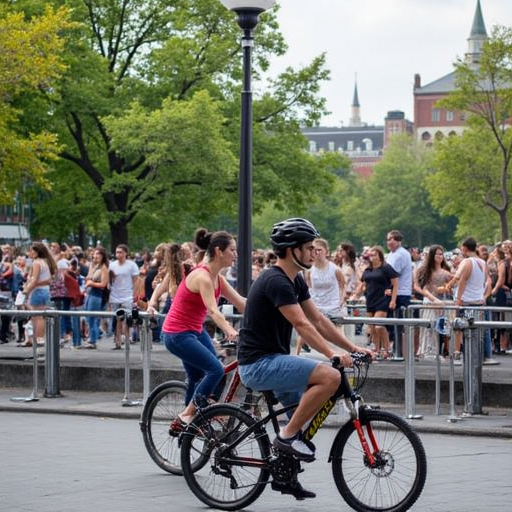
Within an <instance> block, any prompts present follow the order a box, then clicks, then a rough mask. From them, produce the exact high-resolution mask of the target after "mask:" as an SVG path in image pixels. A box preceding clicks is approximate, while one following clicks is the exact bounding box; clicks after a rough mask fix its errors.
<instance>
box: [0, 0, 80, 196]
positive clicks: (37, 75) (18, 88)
mask: <svg viewBox="0 0 512 512" xmlns="http://www.w3.org/2000/svg"><path fill="white" fill-rule="evenodd" d="M70 26H71V24H70V22H69V16H68V10H67V9H65V8H60V9H58V10H56V11H54V10H53V9H52V8H51V7H47V8H46V9H45V11H44V12H43V13H42V14H41V15H40V16H36V17H33V18H31V19H30V20H28V21H27V20H25V18H24V16H23V14H22V13H16V12H12V11H11V10H9V9H8V7H7V6H6V5H0V140H1V141H2V143H1V145H0V203H4V204H10V203H12V202H13V200H14V197H15V194H16V192H18V191H19V190H23V189H24V188H25V187H26V186H27V185H28V184H30V183H35V184H37V185H38V186H40V187H43V188H48V187H49V181H48V179H47V176H46V175H47V172H48V168H49V167H48V165H49V163H50V162H52V161H54V160H56V158H57V154H58V151H59V150H60V147H59V145H58V143H57V137H56V135H55V134H53V133H50V132H48V131H46V130H44V129H40V130H37V132H36V131H32V132H27V131H25V130H23V127H22V126H20V124H19V118H20V116H22V115H23V110H22V108H21V105H20V103H19V102H20V101H21V98H22V97H27V96H30V97H40V96H41V94H42V93H45V94H49V93H51V90H52V87H53V85H54V84H55V82H56V80H57V79H58V78H59V76H60V75H61V74H62V73H63V72H64V70H65V67H64V64H63V62H62V59H61V54H62V51H63V46H64V43H63V38H62V37H61V35H62V32H63V31H64V30H66V29H68V28H69V27H70Z"/></svg>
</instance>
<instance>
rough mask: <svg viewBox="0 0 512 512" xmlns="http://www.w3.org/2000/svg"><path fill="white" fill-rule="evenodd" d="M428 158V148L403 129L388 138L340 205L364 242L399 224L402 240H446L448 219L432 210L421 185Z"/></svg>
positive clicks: (381, 236) (449, 228)
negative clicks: (358, 185)
mask: <svg viewBox="0 0 512 512" xmlns="http://www.w3.org/2000/svg"><path fill="white" fill-rule="evenodd" d="M431 158H432V150H431V148H428V147H426V146H425V145H424V144H423V143H421V142H420V141H416V140H415V139H414V138H412V137H411V136H409V135H395V136H394V137H393V138H392V139H391V142H390V145H389V147H388V148H387V150H386V152H385V153H384V156H383V158H382V160H381V161H380V162H379V163H378V164H377V165H376V166H375V170H374V173H373V174H372V176H371V177H370V178H368V179H366V180H365V181H363V182H362V183H361V189H360V192H359V193H358V194H357V195H355V196H354V197H351V198H347V203H346V206H345V208H344V210H345V213H346V215H347V216H348V217H349V218H352V219H354V221H353V222H354V231H355V233H356V234H357V235H358V237H359V238H360V239H361V240H363V241H364V242H365V244H366V245H370V244H384V240H385V237H386V233H387V232H388V231H389V230H391V229H398V230H400V231H401V232H402V233H403V235H404V239H405V242H406V244H407V245H417V246H419V247H423V246H424V245H427V244H431V243H441V244H444V245H449V244H451V243H452V236H453V226H454V221H453V219H449V218H443V217H441V216H440V215H439V214H438V213H437V212H436V211H435V210H434V208H433V207H432V205H431V204H430V201H429V198H428V194H427V191H426V190H425V185H424V182H425V179H426V177H427V175H428V173H429V171H430V169H431Z"/></svg>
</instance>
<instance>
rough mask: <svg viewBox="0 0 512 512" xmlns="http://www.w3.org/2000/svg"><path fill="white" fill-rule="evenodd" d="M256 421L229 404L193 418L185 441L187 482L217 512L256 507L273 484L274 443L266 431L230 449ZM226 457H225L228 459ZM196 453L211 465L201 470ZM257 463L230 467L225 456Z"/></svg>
mask: <svg viewBox="0 0 512 512" xmlns="http://www.w3.org/2000/svg"><path fill="white" fill-rule="evenodd" d="M255 423H256V420H255V419H254V418H253V417H252V416H250V415H249V414H247V413H246V412H244V411H243V410H241V409H239V408H237V407H236V406H234V405H230V404H217V405H212V406H210V407H207V408H206V409H204V410H203V411H200V412H199V414H198V415H197V416H196V417H195V418H194V421H193V422H192V424H191V425H190V426H189V427H188V429H187V430H186V431H185V433H184V434H182V437H181V442H182V446H181V466H182V469H183V476H184V477H185V480H186V482H187V484H188V486H189V488H190V490H191V491H192V492H193V493H194V495H195V496H196V497H197V498H198V499H199V500H200V501H202V502H203V503H205V504H206V505H208V506H209V507H212V508H217V509H221V510H239V509H242V508H245V507H247V506H248V505H250V504H251V503H253V502H254V501H255V500H256V499H257V498H258V497H259V496H260V495H261V493H262V492H263V490H264V489H265V486H266V484H267V482H268V479H269V470H268V466H267V460H268V458H269V456H270V440H269V438H268V435H267V433H266V431H265V429H264V427H262V428H261V429H259V430H256V431H255V432H253V433H251V434H250V435H249V436H248V437H247V438H246V439H244V440H243V441H242V442H241V443H240V444H237V445H236V446H234V448H233V449H232V450H230V452H229V453H227V452H225V450H223V448H225V446H226V444H227V443H230V442H233V441H234V439H235V438H236V437H238V436H239V435H240V434H241V433H242V432H245V431H246V430H247V429H248V428H249V427H251V426H252V425H254V424H255ZM223 451H224V453H223ZM197 453H199V457H200V458H201V459H203V458H207V463H204V464H202V465H201V467H200V468H198V466H197V463H196V460H197ZM230 454H232V455H236V456H238V457H246V458H251V459H252V460H253V461H254V460H258V461H259V462H258V465H257V466H249V465H247V466H245V465H243V461H240V460H239V464H236V465H233V464H230V463H229V461H228V459H227V458H226V456H229V455H230Z"/></svg>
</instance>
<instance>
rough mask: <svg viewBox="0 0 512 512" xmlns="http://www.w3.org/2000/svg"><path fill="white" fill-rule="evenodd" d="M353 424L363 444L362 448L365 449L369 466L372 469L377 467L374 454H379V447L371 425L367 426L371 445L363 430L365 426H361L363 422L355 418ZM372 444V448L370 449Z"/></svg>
mask: <svg viewBox="0 0 512 512" xmlns="http://www.w3.org/2000/svg"><path fill="white" fill-rule="evenodd" d="M352 423H353V424H354V428H355V430H356V432H357V436H358V437H359V441H360V443H361V446H362V448H363V453H364V458H365V460H366V461H367V462H368V465H369V466H370V467H374V466H375V456H374V453H378V451H379V448H378V446H377V440H376V439H375V436H374V434H373V429H372V425H371V423H368V424H367V425H366V432H367V434H368V438H369V441H370V443H368V441H367V440H366V436H365V433H364V430H363V426H362V425H361V420H360V419H359V418H354V419H353V420H352ZM370 444H371V448H370Z"/></svg>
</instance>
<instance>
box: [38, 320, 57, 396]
mask: <svg viewBox="0 0 512 512" xmlns="http://www.w3.org/2000/svg"><path fill="white" fill-rule="evenodd" d="M59 320H60V318H59V317H58V316H54V315H49V316H47V317H46V322H45V328H46V342H45V343H46V344H45V349H46V350H45V360H44V366H45V372H44V374H45V388H44V396H45V397H46V398H57V397H60V396H62V395H61V393H60V345H59V341H60V322H59ZM33 343H34V345H37V340H36V337H35V335H34V342H33Z"/></svg>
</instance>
